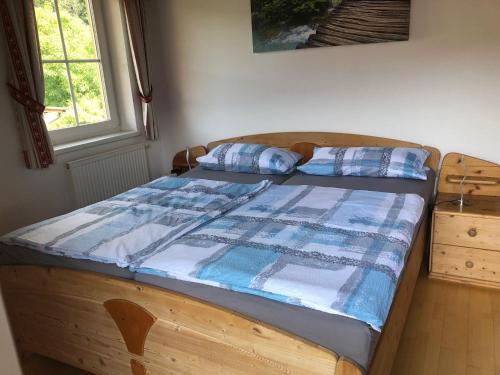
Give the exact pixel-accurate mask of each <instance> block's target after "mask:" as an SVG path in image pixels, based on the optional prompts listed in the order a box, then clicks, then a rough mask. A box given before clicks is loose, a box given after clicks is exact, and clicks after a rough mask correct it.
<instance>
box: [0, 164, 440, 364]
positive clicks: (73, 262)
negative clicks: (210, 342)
mask: <svg viewBox="0 0 500 375" xmlns="http://www.w3.org/2000/svg"><path fill="white" fill-rule="evenodd" d="M199 172H202V173H201V174H200V173H199ZM206 172H209V175H210V176H211V177H212V179H217V180H224V181H228V177H227V176H228V173H229V174H231V172H217V171H206V170H201V171H200V170H197V169H193V170H191V171H190V172H188V174H189V176H190V177H194V178H207V175H206V174H205V173H206ZM193 173H195V175H193ZM188 174H184V175H183V176H186V175H188ZM217 174H222V176H224V177H220V178H217V177H215V176H216V175H217ZM235 175H236V176H239V175H246V174H244V173H236V174H235ZM236 176H235V178H236ZM248 176H253V178H252V177H251V180H250V181H249V180H246V181H242V180H241V179H239V178H238V180H237V181H236V180H233V181H235V182H240V183H245V182H246V183H255V182H258V181H260V180H256V179H255V177H258V176H265V175H251V174H249V175H248ZM428 176H429V178H428V180H427V181H416V180H403V179H389V178H387V179H379V178H368V177H327V176H311V175H304V174H296V175H294V176H291V177H290V178H289V179H288V180H287V181H286V182H285V184H292V185H317V186H327V187H338V188H350V189H360V190H375V191H389V192H397V193H415V194H419V195H421V196H422V197H423V198H424V199H425V200H426V202H427V203H428V204H430V203H431V200H432V196H433V191H434V182H435V174H434V173H433V172H430V173H429V175H428ZM278 177H281V176H278ZM261 180H262V179H261ZM426 215H427V212H426V213H424V214H423V216H422V219H423V218H424V217H425V216H426ZM421 221H422V220H421ZM23 264H24V265H26V264H30V265H43V266H55V267H63V268H68V269H73V270H81V271H91V272H98V273H101V274H106V275H110V276H115V277H121V278H124V279H129V280H132V279H133V280H136V281H138V282H142V283H145V284H149V285H153V286H158V287H161V288H165V289H169V290H172V291H175V292H179V293H183V294H186V295H189V296H192V297H195V298H198V299H201V300H204V301H208V302H211V303H214V304H216V305H219V306H222V307H225V308H228V309H231V310H233V311H236V312H239V313H241V314H243V315H246V316H249V317H251V318H254V319H256V320H260V321H262V322H265V323H267V324H271V325H273V326H276V327H279V328H281V329H283V330H285V331H288V332H290V333H292V334H296V335H298V336H300V337H303V338H304V339H306V340H309V341H311V342H314V343H316V344H318V345H321V346H323V347H325V348H327V349H330V350H333V351H335V352H336V353H337V354H339V355H341V356H346V357H348V358H350V359H352V360H353V361H355V362H357V363H358V364H359V365H360V366H361V367H363V368H364V369H367V368H368V366H369V364H370V361H371V358H372V355H373V352H374V350H375V346H376V343H377V340H378V338H379V336H380V334H379V333H378V332H376V331H374V330H372V329H371V328H370V327H369V326H368V325H367V324H365V323H363V322H360V321H358V320H355V319H351V318H347V317H343V316H339V315H332V314H327V313H323V312H320V311H316V310H311V309H307V308H304V307H300V306H293V305H288V304H285V303H281V302H277V301H273V300H269V299H266V298H263V297H258V296H254V295H250V294H244V293H238V292H233V291H229V290H225V289H220V288H216V287H211V286H208V285H202V284H196V283H190V282H185V281H179V280H173V279H167V278H163V277H159V276H153V275H146V274H136V273H133V272H130V271H128V270H127V269H124V268H120V267H118V266H116V265H113V264H103V263H98V262H93V261H90V260H79V259H71V258H66V257H61V256H56V255H48V254H43V253H40V252H38V251H34V250H29V249H25V248H21V247H18V246H8V245H3V244H0V265H23ZM339 337H341V338H342V339H341V340H339Z"/></svg>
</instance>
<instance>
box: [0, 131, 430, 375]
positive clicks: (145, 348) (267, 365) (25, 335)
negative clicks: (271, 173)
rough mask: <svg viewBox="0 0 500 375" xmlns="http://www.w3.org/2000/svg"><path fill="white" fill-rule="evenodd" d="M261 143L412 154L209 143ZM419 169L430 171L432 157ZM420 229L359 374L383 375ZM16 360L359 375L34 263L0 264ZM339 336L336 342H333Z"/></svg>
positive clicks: (331, 359) (251, 326) (305, 345)
mask: <svg viewBox="0 0 500 375" xmlns="http://www.w3.org/2000/svg"><path fill="white" fill-rule="evenodd" d="M228 141H231V142H232V141H237V142H243V143H265V144H269V145H273V146H276V147H286V148H293V149H296V150H299V149H300V150H301V151H302V152H304V153H305V154H306V155H307V156H309V157H310V155H311V154H312V147H313V145H320V146H387V147H399V146H408V147H421V146H420V145H417V144H414V143H409V142H403V141H398V140H391V139H386V138H376V137H368V136H362V135H351V134H335V133H274V134H260V135H250V136H244V137H238V138H232V139H228V140H222V141H217V142H212V143H210V144H209V145H208V149H211V148H213V147H215V146H216V145H218V144H220V143H223V142H228ZM426 149H428V150H429V151H430V152H431V157H430V158H429V160H428V162H427V165H428V166H429V167H431V168H432V169H434V170H435V171H437V168H438V163H439V160H440V153H439V151H438V150H437V149H435V148H430V147H426ZM427 235H428V225H427V220H425V221H424V223H423V225H422V226H421V227H420V230H419V233H418V236H417V240H416V242H415V244H414V246H413V248H412V251H411V254H410V256H409V259H408V263H407V266H406V268H405V270H404V272H403V274H402V279H401V282H400V286H399V287H398V290H397V292H396V296H395V299H394V303H393V305H392V308H391V310H390V313H389V317H388V320H387V322H386V325H385V327H384V329H383V331H382V334H381V336H380V339H379V340H378V343H377V347H376V349H375V353H374V357H373V360H372V363H371V365H370V368H369V370H368V374H370V375H383V374H389V373H390V371H391V368H392V363H393V360H394V357H395V355H396V352H397V349H398V344H399V339H400V336H401V333H402V330H403V328H404V324H405V320H406V315H407V312H408V308H409V306H410V302H411V299H412V294H413V289H414V286H415V283H416V280H417V276H418V273H419V270H420V267H421V263H422V257H423V253H424V249H425V248H426V246H427V242H428V241H427ZM0 283H1V284H0V285H1V287H2V292H3V296H4V299H5V303H6V307H7V310H8V314H9V318H10V322H11V325H12V330H13V332H14V336H15V338H16V343H17V347H18V350H19V352H20V353H21V354H25V353H36V354H40V355H43V356H46V357H49V358H53V359H56V360H58V361H61V362H64V363H67V364H70V365H72V366H75V367H78V368H81V369H84V370H87V371H89V372H91V373H95V374H103V375H104V374H106V375H109V374H112V375H115V374H116V375H118V374H119V375H122V374H134V375H145V374H162V375H163V374H259V375H261V374H271V375H272V374H318V375H319V374H325V375H326V374H328V375H362V374H363V373H364V372H363V371H362V370H361V369H360V368H359V367H358V366H357V365H356V364H355V363H354V362H352V361H351V360H350V359H349V358H343V357H339V356H338V355H337V354H336V353H335V352H332V351H330V350H327V349H325V348H322V347H320V346H318V345H316V344H314V343H311V342H308V341H306V340H304V339H302V338H300V337H297V336H294V335H291V334H289V333H287V332H284V331H282V330H280V329H277V328H276V327H272V326H270V325H268V324H265V323H262V322H258V321H255V320H253V319H250V318H248V317H245V316H242V315H240V314H237V313H235V312H233V311H230V310H227V309H224V308H221V307H218V306H215V305H212V304H210V303H207V302H204V301H200V300H197V299H195V298H192V297H188V296H185V295H182V294H179V293H174V292H171V291H167V290H164V289H160V288H156V287H152V286H147V285H144V284H141V283H138V282H135V281H129V280H124V279H118V278H113V277H109V276H104V275H101V274H94V273H90V272H82V271H72V270H67V269H61V268H54V267H41V266H3V267H0ZM341 339H342V338H339V340H341Z"/></svg>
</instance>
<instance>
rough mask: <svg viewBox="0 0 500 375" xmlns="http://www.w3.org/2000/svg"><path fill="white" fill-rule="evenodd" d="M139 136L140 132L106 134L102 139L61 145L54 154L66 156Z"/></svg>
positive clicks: (55, 147)
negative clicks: (69, 153)
mask: <svg viewBox="0 0 500 375" xmlns="http://www.w3.org/2000/svg"><path fill="white" fill-rule="evenodd" d="M138 135H140V132H139V131H137V130H130V131H123V132H119V133H112V134H106V135H102V136H100V137H94V138H87V139H82V140H80V141H76V142H69V143H64V144H61V145H57V146H54V154H55V155H61V154H66V153H68V152H73V151H77V150H83V149H86V148H89V147H94V146H99V145H103V144H106V143H111V142H116V141H121V140H123V139H127V138H133V137H137V136H138Z"/></svg>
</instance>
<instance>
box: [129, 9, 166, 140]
mask: <svg viewBox="0 0 500 375" xmlns="http://www.w3.org/2000/svg"><path fill="white" fill-rule="evenodd" d="M123 3H124V5H125V15H126V18H127V28H128V39H129V43H130V49H131V51H132V59H133V61H134V70H135V78H136V80H137V86H138V87H139V97H140V98H141V101H142V117H143V118H142V119H143V124H144V132H145V135H146V138H147V139H149V140H155V139H158V129H157V127H156V124H155V121H154V117H153V103H152V101H153V86H152V84H151V79H150V71H149V61H148V52H147V46H146V15H145V8H144V0H123Z"/></svg>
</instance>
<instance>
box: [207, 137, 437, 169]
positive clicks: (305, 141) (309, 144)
mask: <svg viewBox="0 0 500 375" xmlns="http://www.w3.org/2000/svg"><path fill="white" fill-rule="evenodd" d="M221 143H260V144H266V145H270V146H274V147H280V148H288V149H291V150H294V151H297V152H299V153H301V154H302V155H304V159H303V162H304V161H307V160H309V159H310V158H311V156H312V151H313V148H314V146H320V147H328V146H330V147H341V146H353V147H419V148H420V147H422V148H425V149H426V150H428V151H429V152H430V153H431V156H430V157H429V159H427V163H426V165H427V166H428V167H429V168H431V169H433V170H434V171H436V172H437V170H438V167H439V161H440V159H441V153H440V152H439V150H438V149H436V148H434V147H428V146H422V145H420V144H418V143H412V142H405V141H400V140H397V139H390V138H381V137H372V136H368V135H358V134H346V133H326V132H289V133H267V134H254V135H244V136H241V137H235V138H228V139H222V140H220V141H214V142H210V143H209V144H208V146H207V148H208V150H209V151H210V150H211V149H213V148H215V147H216V146H218V145H220V144H221Z"/></svg>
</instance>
